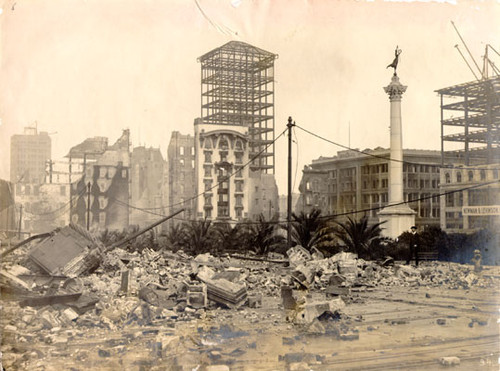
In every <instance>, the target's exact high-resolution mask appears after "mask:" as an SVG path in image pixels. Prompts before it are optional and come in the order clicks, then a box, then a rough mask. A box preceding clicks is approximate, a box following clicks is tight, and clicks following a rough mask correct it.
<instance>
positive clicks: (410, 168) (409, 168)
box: [328, 164, 439, 179]
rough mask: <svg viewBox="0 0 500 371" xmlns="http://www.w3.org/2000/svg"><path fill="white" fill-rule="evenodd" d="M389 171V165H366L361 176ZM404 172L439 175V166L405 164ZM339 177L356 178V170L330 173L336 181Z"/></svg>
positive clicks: (339, 170)
mask: <svg viewBox="0 0 500 371" xmlns="http://www.w3.org/2000/svg"><path fill="white" fill-rule="evenodd" d="M388 171H389V164H378V165H364V166H361V174H362V175H369V174H384V173H387V172H388ZM403 172H405V173H439V166H436V165H419V164H403ZM337 175H339V177H340V178H342V177H353V176H356V168H355V167H351V168H346V169H338V170H337V169H334V170H330V171H329V172H328V177H329V178H332V179H335V178H337Z"/></svg>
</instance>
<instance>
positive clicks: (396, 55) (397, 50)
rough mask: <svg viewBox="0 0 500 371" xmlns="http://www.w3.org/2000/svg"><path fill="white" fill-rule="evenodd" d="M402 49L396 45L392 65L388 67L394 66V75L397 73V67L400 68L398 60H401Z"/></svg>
mask: <svg viewBox="0 0 500 371" xmlns="http://www.w3.org/2000/svg"><path fill="white" fill-rule="evenodd" d="M401 52H402V50H401V49H399V48H398V46H396V50H394V60H393V61H392V63H391V64H390V65H388V66H387V67H386V68H389V67H392V68H394V75H396V69H397V68H398V62H399V55H400V54H401Z"/></svg>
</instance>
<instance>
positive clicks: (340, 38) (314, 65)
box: [0, 0, 500, 194]
mask: <svg viewBox="0 0 500 371" xmlns="http://www.w3.org/2000/svg"><path fill="white" fill-rule="evenodd" d="M0 4H2V5H1V8H2V12H1V14H0V22H1V49H0V51H1V61H2V63H1V69H0V83H1V85H0V86H1V88H0V119H1V124H0V178H2V179H9V146H10V137H11V135H13V134H21V133H22V132H23V127H25V126H32V125H34V123H35V122H36V123H37V125H38V129H39V130H42V131H47V132H49V133H54V134H52V135H51V137H52V144H53V150H52V157H53V159H55V160H57V159H60V158H62V157H63V156H64V155H66V153H67V152H68V150H69V148H70V147H71V146H73V145H76V144H78V143H80V142H81V141H83V140H84V139H85V138H87V137H94V136H106V137H108V138H109V142H110V143H113V142H114V141H115V140H116V139H117V138H118V137H119V136H120V135H121V132H122V129H125V128H129V129H130V130H131V139H132V143H133V146H137V145H139V144H141V145H146V146H153V147H160V149H161V151H162V154H163V156H164V157H166V155H167V151H166V150H167V146H168V142H169V140H170V134H171V132H172V131H173V130H178V131H180V132H181V133H183V134H189V133H190V134H192V133H193V121H194V119H195V118H196V117H199V116H200V69H201V67H200V64H199V63H198V62H197V57H199V56H201V55H203V54H205V53H206V52H208V51H210V50H212V49H214V48H217V47H219V46H221V45H223V44H225V43H226V42H229V41H231V40H239V41H244V42H247V43H249V44H252V45H254V46H257V47H259V48H262V49H264V50H267V51H270V52H273V53H276V54H278V55H279V58H278V59H277V60H276V61H275V78H276V85H275V103H276V107H275V111H276V118H275V127H276V135H278V134H279V133H280V132H281V131H283V130H284V129H285V127H286V123H287V118H288V116H292V117H293V119H294V120H295V121H296V123H297V124H298V125H300V126H302V127H304V128H306V129H308V130H310V131H313V132H315V133H317V134H319V135H322V136H324V137H326V138H328V139H331V140H333V141H336V142H339V143H342V144H345V145H348V144H349V137H350V145H351V147H355V148H359V149H365V148H374V147H377V146H382V147H388V146H389V100H388V97H387V95H386V94H385V93H384V91H383V87H384V86H386V85H388V84H389V82H390V79H391V76H392V69H386V66H387V65H388V64H389V63H391V62H392V59H393V57H394V49H395V47H396V45H399V47H400V48H401V49H402V50H403V52H402V54H401V56H400V61H399V66H398V75H399V77H400V80H401V82H402V83H403V84H404V85H407V86H408V89H407V91H406V93H405V94H404V96H403V101H402V114H403V146H404V148H420V149H436V150H439V149H440V139H439V136H440V124H439V119H440V111H439V97H438V95H437V94H436V93H435V90H437V89H440V88H443V87H447V86H450V85H455V84H460V83H463V82H467V81H472V80H474V76H473V74H472V73H471V72H470V70H469V68H468V67H467V65H466V64H465V62H464V61H463V59H462V57H461V56H460V54H459V53H458V51H457V50H456V49H455V45H456V44H459V47H460V49H461V50H462V52H463V53H464V54H465V53H466V51H465V48H464V47H463V45H462V44H461V41H460V39H459V37H458V35H457V33H456V32H455V30H454V28H453V26H452V24H451V21H454V22H455V24H456V26H457V27H458V29H459V31H460V33H461V35H462V37H463V38H464V40H465V41H466V43H467V45H468V47H469V49H470V50H471V52H472V54H473V55H474V57H475V58H476V60H477V61H478V63H479V64H480V65H482V60H481V57H482V55H483V54H484V50H485V45H486V44H491V45H492V46H493V47H494V48H495V49H496V50H497V51H500V1H498V0H491V1H460V0H456V1H451V0H450V1H446V0H439V1H415V2H410V1H407V2H396V1H380V0H374V1H349V0H341V1H327V0H316V1H314V0H310V1H306V0H301V1H298V0H272V1H271V0H268V1H264V0H261V1H259V0H254V1H249V0H218V1H217V0H192V1H189V0H143V1H138V0H49V1H48V0H9V1H3V2H0ZM495 57H496V59H494V60H495V61H496V65H497V66H500V58H499V57H498V56H495ZM470 63H471V64H472V62H470ZM349 126H350V136H349ZM296 134H297V144H296V145H295V144H294V147H293V150H294V160H293V162H294V165H293V166H294V171H295V167H296V166H297V164H298V172H297V177H296V180H295V189H296V188H297V186H298V184H299V181H300V177H301V169H302V168H303V166H304V165H305V164H308V163H310V162H311V160H312V159H315V158H318V157H319V156H332V155H334V154H335V153H336V152H337V151H338V150H341V148H338V147H335V146H333V145H331V144H328V143H326V142H322V141H320V140H318V139H315V138H313V137H311V136H309V135H308V134H306V133H304V132H302V131H300V130H298V129H296ZM297 147H298V160H297V156H296V155H297V152H296V151H297ZM286 150H287V141H286V137H282V138H280V140H279V141H278V142H277V144H276V157H277V159H276V162H277V163H278V164H280V166H277V169H276V178H277V182H278V187H279V191H280V193H282V194H284V193H286V192H287V189H286V184H287V183H286V160H287V153H286Z"/></svg>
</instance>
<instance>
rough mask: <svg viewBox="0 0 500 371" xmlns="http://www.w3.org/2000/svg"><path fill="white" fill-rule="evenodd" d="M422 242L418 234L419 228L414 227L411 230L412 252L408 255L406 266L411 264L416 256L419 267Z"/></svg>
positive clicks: (416, 264) (416, 263)
mask: <svg viewBox="0 0 500 371" xmlns="http://www.w3.org/2000/svg"><path fill="white" fill-rule="evenodd" d="M419 245H420V241H419V236H418V234H417V227H416V226H414V225H412V226H411V229H410V251H409V254H408V259H407V260H406V264H407V265H408V264H410V261H411V259H412V258H413V256H415V266H417V267H418V250H419V247H420V246H419Z"/></svg>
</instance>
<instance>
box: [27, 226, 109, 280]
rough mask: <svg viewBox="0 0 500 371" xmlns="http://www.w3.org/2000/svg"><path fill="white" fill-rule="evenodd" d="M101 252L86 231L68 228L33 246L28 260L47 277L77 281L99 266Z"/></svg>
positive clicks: (94, 239)
mask: <svg viewBox="0 0 500 371" xmlns="http://www.w3.org/2000/svg"><path fill="white" fill-rule="evenodd" d="M103 248H104V246H103V245H102V244H101V243H100V242H99V241H98V240H97V239H96V238H95V237H94V236H93V235H92V234H90V233H89V232H88V231H85V230H83V229H82V228H81V227H79V226H76V225H73V224H70V225H69V226H66V227H63V228H61V229H59V230H56V232H55V233H53V234H52V235H51V236H50V238H47V239H45V240H43V241H42V242H40V243H39V244H38V245H36V246H35V247H34V248H33V249H32V250H31V251H30V253H29V255H28V257H29V258H30V260H31V261H32V262H34V263H35V264H36V265H38V266H39V267H40V268H42V269H43V270H44V271H45V272H47V273H48V274H50V275H66V276H68V277H77V276H79V275H80V274H82V273H84V272H88V271H91V270H92V269H95V268H97V267H98V266H99V263H100V252H101V250H102V249H103Z"/></svg>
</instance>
